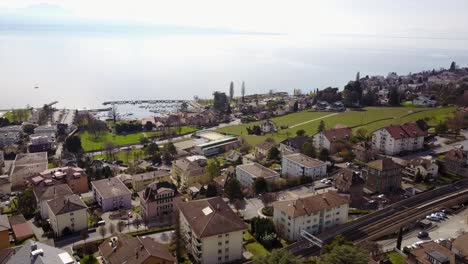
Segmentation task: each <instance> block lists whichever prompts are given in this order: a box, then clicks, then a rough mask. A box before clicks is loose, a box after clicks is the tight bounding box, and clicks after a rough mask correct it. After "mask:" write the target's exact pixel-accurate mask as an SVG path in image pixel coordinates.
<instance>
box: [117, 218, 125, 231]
mask: <svg viewBox="0 0 468 264" xmlns="http://www.w3.org/2000/svg"><path fill="white" fill-rule="evenodd" d="M124 229H125V222H124V221H122V220H120V221H119V222H117V231H119V233H122V231H123V230H124Z"/></svg>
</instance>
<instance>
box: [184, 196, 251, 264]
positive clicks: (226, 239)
mask: <svg viewBox="0 0 468 264" xmlns="http://www.w3.org/2000/svg"><path fill="white" fill-rule="evenodd" d="M177 206H178V208H179V211H180V214H179V217H180V229H181V234H182V239H183V241H184V243H185V246H186V248H187V251H188V252H189V253H190V254H191V255H192V256H193V257H194V259H195V260H196V261H197V262H198V263H201V264H211V263H229V262H234V261H235V260H240V259H241V258H242V251H243V247H242V243H243V235H244V231H245V230H247V226H246V225H245V224H244V222H243V221H242V220H241V219H240V218H239V216H237V215H236V214H235V213H234V212H233V211H232V209H231V208H230V207H229V206H228V205H227V204H226V202H224V201H223V199H222V198H221V197H213V198H208V199H203V200H194V201H190V202H185V203H179V204H177Z"/></svg>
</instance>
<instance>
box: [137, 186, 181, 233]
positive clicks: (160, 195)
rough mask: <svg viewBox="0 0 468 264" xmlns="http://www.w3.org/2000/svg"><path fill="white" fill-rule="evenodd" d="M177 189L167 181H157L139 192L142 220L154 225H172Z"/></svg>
mask: <svg viewBox="0 0 468 264" xmlns="http://www.w3.org/2000/svg"><path fill="white" fill-rule="evenodd" d="M176 196H177V187H176V186H175V185H174V184H172V183H169V182H167V181H156V182H153V183H151V184H149V185H148V186H147V187H146V188H145V189H144V190H142V191H140V192H138V197H139V198H140V214H141V218H142V219H144V220H145V221H147V222H148V223H150V224H153V225H163V224H166V225H168V224H172V223H173V220H174V212H175V198H176Z"/></svg>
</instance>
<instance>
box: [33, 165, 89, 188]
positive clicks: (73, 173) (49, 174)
mask: <svg viewBox="0 0 468 264" xmlns="http://www.w3.org/2000/svg"><path fill="white" fill-rule="evenodd" d="M45 180H52V181H51V182H50V181H48V183H47V184H46V183H45V182H44V181H45ZM29 181H30V182H32V183H33V185H34V186H38V185H50V184H51V183H53V184H63V183H65V184H67V185H68V186H69V187H70V189H71V190H72V192H73V193H74V194H82V193H86V192H88V191H89V185H88V175H87V174H86V172H85V170H84V169H82V168H79V167H71V166H68V167H60V168H53V169H47V170H45V171H43V172H41V173H40V174H39V176H36V177H32V178H30V180H29Z"/></svg>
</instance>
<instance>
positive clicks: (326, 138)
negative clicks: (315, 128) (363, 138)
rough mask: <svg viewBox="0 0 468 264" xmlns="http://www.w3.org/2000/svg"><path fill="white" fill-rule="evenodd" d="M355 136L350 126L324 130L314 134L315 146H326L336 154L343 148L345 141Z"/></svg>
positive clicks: (319, 147)
mask: <svg viewBox="0 0 468 264" xmlns="http://www.w3.org/2000/svg"><path fill="white" fill-rule="evenodd" d="M352 136H353V132H352V131H351V128H349V127H340V128H333V129H328V130H324V131H322V132H319V133H317V134H315V135H314V145H315V148H317V149H321V148H326V149H328V151H329V152H330V154H334V153H336V152H338V151H340V150H341V149H342V148H343V146H344V145H343V142H345V141H348V140H350V139H351V137H352Z"/></svg>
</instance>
